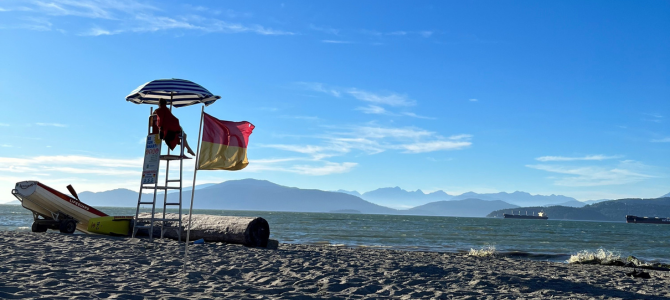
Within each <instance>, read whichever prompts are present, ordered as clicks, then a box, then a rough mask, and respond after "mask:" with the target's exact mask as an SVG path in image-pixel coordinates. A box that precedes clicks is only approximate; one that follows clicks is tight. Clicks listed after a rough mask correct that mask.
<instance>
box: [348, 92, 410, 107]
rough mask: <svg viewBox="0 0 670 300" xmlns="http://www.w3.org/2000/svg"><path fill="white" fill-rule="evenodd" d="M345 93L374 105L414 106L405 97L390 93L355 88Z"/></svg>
mask: <svg viewBox="0 0 670 300" xmlns="http://www.w3.org/2000/svg"><path fill="white" fill-rule="evenodd" d="M346 93H348V94H349V95H351V96H353V97H354V98H356V99H358V100H361V101H366V102H371V103H376V104H384V105H389V106H412V105H415V104H416V102H415V101H414V100H411V99H409V98H407V95H402V94H396V93H390V92H389V93H383V94H379V93H372V92H368V91H364V90H360V89H356V88H351V89H348V90H347V91H346Z"/></svg>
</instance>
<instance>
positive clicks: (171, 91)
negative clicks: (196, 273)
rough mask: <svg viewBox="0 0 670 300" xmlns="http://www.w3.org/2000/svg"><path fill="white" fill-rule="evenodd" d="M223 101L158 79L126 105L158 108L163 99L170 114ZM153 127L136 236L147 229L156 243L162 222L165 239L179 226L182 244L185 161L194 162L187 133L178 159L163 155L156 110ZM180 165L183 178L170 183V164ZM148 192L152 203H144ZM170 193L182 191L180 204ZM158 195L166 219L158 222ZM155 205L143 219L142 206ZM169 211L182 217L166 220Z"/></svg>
mask: <svg viewBox="0 0 670 300" xmlns="http://www.w3.org/2000/svg"><path fill="white" fill-rule="evenodd" d="M220 98H221V97H220V96H216V95H214V94H212V93H211V92H210V91H208V90H207V89H206V88H204V87H202V86H201V85H199V84H197V83H195V82H192V81H189V80H184V79H176V78H172V79H157V80H153V81H149V82H147V83H145V84H143V85H140V86H139V87H137V88H136V89H134V90H133V91H132V92H130V94H129V95H128V96H126V101H128V102H132V103H135V104H152V105H157V104H158V102H159V100H160V99H166V100H167V101H168V104H169V105H170V111H172V107H173V106H174V107H176V108H179V107H184V106H190V105H195V104H204V105H205V106H208V105H210V104H212V103H214V102H215V101H216V100H219V99H220ZM149 115H150V116H149V124H148V130H147V140H146V147H145V153H144V165H143V168H142V180H141V183H140V193H139V196H138V199H137V210H136V211H135V225H134V228H133V234H132V236H133V237H135V235H136V234H137V231H138V230H141V229H146V230H148V231H149V238H150V239H153V237H154V225H156V224H154V223H155V222H157V221H158V222H160V226H161V234H160V236H161V238H162V237H163V234H164V233H165V227H166V225H168V222H176V224H177V225H178V226H179V227H178V228H177V232H178V236H179V240H181V231H182V228H183V227H182V220H181V219H182V199H183V197H182V187H183V185H182V179H183V171H184V159H190V158H188V157H186V156H185V155H184V132H183V131H182V132H180V133H179V141H180V143H179V144H180V147H179V151H178V152H179V154H178V155H174V154H170V150H169V149H168V151H167V154H165V155H162V154H161V148H162V147H161V145H162V141H161V140H160V138H159V136H158V132H154V131H152V127H153V125H154V122H155V118H154V117H153V108H152V109H151V111H150V114H149ZM162 161H164V162H165V181H164V182H165V184H164V185H160V186H159V185H158V181H159V178H158V175H159V170H160V164H161V162H162ZM174 161H179V177H178V178H175V179H170V162H174ZM144 190H153V198H152V201H142V191H144ZM170 190H178V192H179V201H177V202H167V198H168V197H167V194H168V193H167V192H168V191H170ZM158 191H163V192H164V194H163V217H162V218H156V196H157V195H156V194H157V192H158ZM149 204H150V205H151V217H150V218H142V219H139V218H138V217H139V213H140V206H142V205H149ZM168 207H169V208H178V209H179V214H178V218H175V219H166V218H165V217H166V210H167V209H168Z"/></svg>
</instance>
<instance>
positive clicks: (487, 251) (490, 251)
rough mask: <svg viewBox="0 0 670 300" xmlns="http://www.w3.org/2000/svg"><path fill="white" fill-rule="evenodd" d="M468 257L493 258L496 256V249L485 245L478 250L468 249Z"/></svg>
mask: <svg viewBox="0 0 670 300" xmlns="http://www.w3.org/2000/svg"><path fill="white" fill-rule="evenodd" d="M467 255H468V256H475V257H494V256H496V255H497V252H496V247H495V246H493V245H486V246H483V247H481V248H480V249H475V248H470V251H469V252H468V254H467Z"/></svg>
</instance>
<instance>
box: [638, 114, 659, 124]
mask: <svg viewBox="0 0 670 300" xmlns="http://www.w3.org/2000/svg"><path fill="white" fill-rule="evenodd" d="M643 115H644V116H645V117H644V118H643V119H642V120H643V121H647V122H654V123H661V122H663V115H661V114H657V113H651V114H650V113H643Z"/></svg>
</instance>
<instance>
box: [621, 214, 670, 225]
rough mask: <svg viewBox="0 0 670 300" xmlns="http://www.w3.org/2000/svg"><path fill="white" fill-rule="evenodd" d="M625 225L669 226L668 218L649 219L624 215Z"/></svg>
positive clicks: (669, 220)
mask: <svg viewBox="0 0 670 300" xmlns="http://www.w3.org/2000/svg"><path fill="white" fill-rule="evenodd" d="M626 223H651V224H670V218H659V217H654V218H649V217H638V216H629V215H626Z"/></svg>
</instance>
